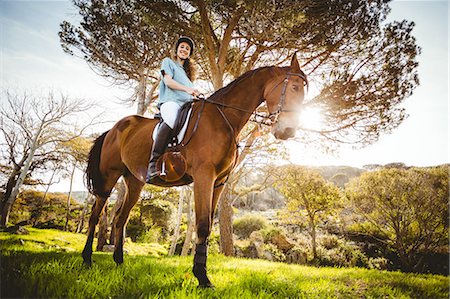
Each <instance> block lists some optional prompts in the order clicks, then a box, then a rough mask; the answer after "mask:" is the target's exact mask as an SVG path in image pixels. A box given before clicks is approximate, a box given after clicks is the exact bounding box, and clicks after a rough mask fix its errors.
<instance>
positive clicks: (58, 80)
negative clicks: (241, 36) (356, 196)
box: [0, 0, 450, 191]
mask: <svg viewBox="0 0 450 299" xmlns="http://www.w3.org/2000/svg"><path fill="white" fill-rule="evenodd" d="M390 6H391V8H392V11H391V13H390V15H389V17H388V21H393V20H398V21H401V20H403V19H406V20H409V21H414V23H415V24H416V26H415V28H414V30H413V35H414V36H415V37H416V41H417V44H418V45H419V46H420V47H421V49H422V53H421V55H420V56H419V57H418V61H419V70H418V71H419V78H420V86H419V87H417V88H416V89H415V91H414V94H413V95H412V96H410V97H409V98H407V99H406V100H405V101H404V103H403V104H402V107H404V108H405V109H406V112H407V113H408V114H409V117H408V118H407V119H406V120H405V121H404V122H403V123H402V124H401V125H400V126H399V127H398V128H397V129H395V130H394V131H393V132H392V133H391V134H389V135H383V136H381V138H380V139H379V141H378V142H376V143H374V144H372V145H370V146H367V147H365V148H363V149H352V148H351V147H341V149H340V150H339V151H338V152H337V153H335V154H333V155H330V154H325V153H322V152H321V151H320V150H317V149H316V148H311V147H309V146H308V145H305V144H297V143H292V142H291V143H289V144H288V146H289V148H290V150H291V153H292V156H291V161H292V162H294V163H297V164H302V165H315V166H319V165H349V166H354V167H362V166H364V165H367V164H387V163H391V162H403V163H405V164H406V165H410V166H433V165H439V164H443V163H449V162H450V159H449V88H448V84H449V42H448V41H449V20H448V19H449V17H448V16H449V4H448V2H447V1H401V0H396V1H394V2H392V3H391V4H390ZM76 19H77V12H76V10H75V8H73V6H72V4H71V3H70V2H69V1H5V0H0V84H1V87H2V88H12V89H25V90H31V91H39V90H43V89H55V90H60V91H62V92H63V93H65V94H67V95H69V96H70V97H72V98H83V99H86V100H89V101H95V102H97V103H101V104H102V105H103V106H104V107H107V110H108V116H107V117H106V118H107V119H110V120H111V121H112V122H115V121H117V120H119V119H120V118H122V117H124V116H126V115H130V114H133V113H135V111H136V108H135V107H125V106H124V105H123V104H122V103H120V99H123V98H125V97H126V96H127V95H129V94H130V91H129V90H126V89H125V88H119V87H117V86H112V85H111V84H110V83H109V82H108V81H106V80H105V79H104V78H102V77H100V76H99V75H97V74H95V73H94V71H93V70H92V69H90V68H89V66H88V65H87V64H86V63H85V62H84V60H82V59H80V58H77V57H73V56H70V55H68V54H66V53H64V52H63V50H62V48H61V46H60V43H59V37H58V35H57V34H58V31H59V24H60V23H61V22H62V21H63V20H68V21H73V20H76ZM307 100H308V99H307ZM109 126H111V125H109ZM107 128H108V127H106V128H101V129H98V131H99V132H100V131H104V130H106V129H107ZM66 186H67V182H61V183H60V184H58V185H55V186H54V187H52V189H51V191H52V190H53V191H63V190H65V189H66ZM75 186H76V187H75V190H82V189H83V184H82V176H81V174H80V175H77V177H76V179H75Z"/></svg>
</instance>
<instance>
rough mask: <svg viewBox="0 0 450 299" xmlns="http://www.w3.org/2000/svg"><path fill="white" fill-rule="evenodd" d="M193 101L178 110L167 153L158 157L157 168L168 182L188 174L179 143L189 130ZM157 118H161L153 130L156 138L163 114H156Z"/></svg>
mask: <svg viewBox="0 0 450 299" xmlns="http://www.w3.org/2000/svg"><path fill="white" fill-rule="evenodd" d="M192 103H193V102H187V103H185V104H184V105H183V106H182V107H181V109H180V111H179V112H178V115H177V118H176V121H175V125H174V127H173V130H172V136H171V137H170V138H169V142H168V144H167V146H166V151H165V153H164V154H163V155H162V156H161V157H160V158H159V159H158V161H157V163H156V168H157V170H158V171H159V172H160V175H159V176H160V178H161V179H162V180H163V181H166V182H176V181H179V180H180V179H182V178H183V177H184V176H185V174H186V169H187V165H186V159H185V158H184V157H183V155H182V154H181V153H180V152H179V148H180V147H179V146H178V145H179V144H180V142H181V141H183V138H184V135H185V133H186V130H187V126H188V123H189V118H190V115H191V112H192ZM155 118H158V119H159V124H158V125H157V126H156V127H155V130H154V132H153V139H155V136H156V133H157V132H158V131H157V130H158V129H159V125H160V124H161V123H162V122H163V119H162V117H161V114H159V113H158V114H156V115H155Z"/></svg>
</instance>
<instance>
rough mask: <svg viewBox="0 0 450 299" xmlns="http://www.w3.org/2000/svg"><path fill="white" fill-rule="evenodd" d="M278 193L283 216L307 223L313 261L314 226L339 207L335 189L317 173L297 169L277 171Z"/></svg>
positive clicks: (290, 168) (290, 167)
mask: <svg viewBox="0 0 450 299" xmlns="http://www.w3.org/2000/svg"><path fill="white" fill-rule="evenodd" d="M279 175H280V180H278V181H277V182H276V185H277V186H278V188H279V191H280V192H281V193H282V194H283V195H284V196H285V197H286V200H287V202H286V210H285V214H286V215H285V216H286V217H287V218H288V219H289V221H290V222H293V223H297V224H298V223H302V222H304V221H305V220H306V222H307V223H308V227H309V230H308V233H309V235H310V236H311V247H312V250H313V256H314V259H315V258H317V245H316V235H317V226H318V225H319V223H320V222H321V221H323V220H324V219H325V218H326V217H327V216H329V215H331V214H332V213H333V212H334V211H335V209H336V208H337V207H338V206H339V204H340V193H339V189H338V188H337V187H336V186H334V185H333V184H332V183H327V182H326V181H325V180H324V179H323V178H322V177H321V176H320V174H319V173H317V172H314V171H312V170H308V169H307V168H304V167H300V166H287V167H281V168H280V169H279Z"/></svg>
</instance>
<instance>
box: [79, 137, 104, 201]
mask: <svg viewBox="0 0 450 299" xmlns="http://www.w3.org/2000/svg"><path fill="white" fill-rule="evenodd" d="M108 132H109V130H108V131H106V132H105V133H103V134H102V135H100V136H99V137H98V138H97V139H95V141H94V145H93V146H92V148H91V150H90V151H89V157H88V164H87V167H86V171H85V172H84V174H85V180H86V187H87V189H88V190H89V192H90V193H91V194H93V195H99V196H107V194H103V193H104V192H103V184H104V180H103V176H102V174H101V173H100V154H101V152H102V146H103V141H104V140H105V137H106V134H108Z"/></svg>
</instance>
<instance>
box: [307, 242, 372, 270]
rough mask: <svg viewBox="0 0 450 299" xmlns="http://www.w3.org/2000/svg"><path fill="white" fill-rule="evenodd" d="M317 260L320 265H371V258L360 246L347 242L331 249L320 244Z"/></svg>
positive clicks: (366, 266)
mask: <svg viewBox="0 0 450 299" xmlns="http://www.w3.org/2000/svg"><path fill="white" fill-rule="evenodd" d="M316 262H317V263H318V264H319V265H320V266H339V267H365V268H368V267H369V260H368V258H367V257H366V256H365V255H364V253H363V252H361V250H360V248H359V247H358V246H355V245H352V244H349V243H345V242H342V243H341V244H340V245H339V246H338V247H335V248H332V249H330V250H327V249H326V248H325V247H323V246H318V247H317V260H316Z"/></svg>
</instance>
